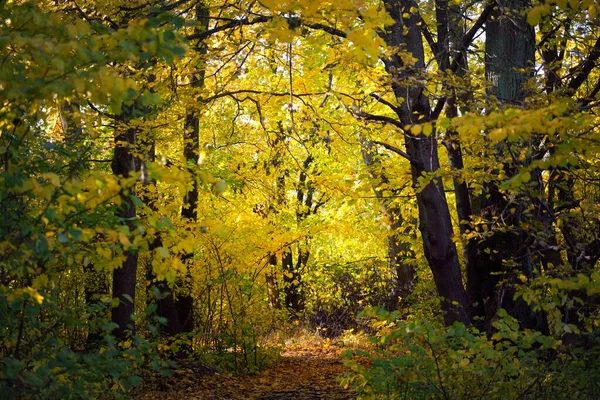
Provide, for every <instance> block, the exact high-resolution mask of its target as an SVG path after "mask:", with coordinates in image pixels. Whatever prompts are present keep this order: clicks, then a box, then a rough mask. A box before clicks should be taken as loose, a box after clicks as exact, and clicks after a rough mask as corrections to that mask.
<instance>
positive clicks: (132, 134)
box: [111, 106, 139, 338]
mask: <svg viewBox="0 0 600 400" xmlns="http://www.w3.org/2000/svg"><path fill="white" fill-rule="evenodd" d="M129 115H131V109H130V107H125V106H124V107H123V112H122V114H121V118H120V121H119V122H120V123H121V124H122V125H125V126H124V127H123V126H117V128H116V129H117V133H116V134H115V150H114V156H113V160H112V165H111V167H112V171H113V173H114V174H115V175H116V176H117V177H120V178H129V177H131V175H132V174H133V173H134V172H136V171H137V170H138V169H139V168H138V164H139V162H138V160H137V158H136V157H135V155H134V154H133V152H132V147H133V146H134V144H135V142H136V130H135V129H134V128H131V127H127V126H126V124H127V123H128V122H129ZM133 191H134V188H133V187H130V188H126V187H123V188H121V194H120V198H121V206H120V208H119V211H118V213H117V216H118V217H119V218H120V219H121V221H122V224H123V225H126V226H127V228H128V229H129V232H133V231H134V229H135V223H134V221H135V217H136V206H135V204H134V202H133V201H132V200H131V197H130V196H131V195H132V194H133ZM123 256H124V257H125V259H124V260H123V263H122V264H121V267H120V268H117V269H115V270H114V272H113V282H112V286H113V298H116V299H118V300H119V304H118V305H117V306H116V307H115V308H113V309H112V322H114V323H116V324H117V326H118V328H117V329H116V331H115V334H116V336H117V337H119V338H123V337H124V336H125V331H126V330H128V329H131V330H133V329H135V326H134V322H133V320H132V318H131V316H132V314H133V312H134V305H135V285H136V274H137V264H138V263H137V254H136V253H135V252H133V251H131V250H123Z"/></svg>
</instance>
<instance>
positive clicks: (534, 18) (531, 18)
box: [527, 6, 544, 26]
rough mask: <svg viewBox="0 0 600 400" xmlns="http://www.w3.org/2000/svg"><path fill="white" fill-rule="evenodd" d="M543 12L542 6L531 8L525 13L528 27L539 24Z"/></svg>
mask: <svg viewBox="0 0 600 400" xmlns="http://www.w3.org/2000/svg"><path fill="white" fill-rule="evenodd" d="M543 11H544V8H543V7H542V6H537V7H533V8H532V9H531V10H529V12H528V13H527V23H528V24H529V25H533V26H535V25H537V24H539V23H540V20H541V19H542V12H543Z"/></svg>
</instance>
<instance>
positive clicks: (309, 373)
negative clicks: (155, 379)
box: [138, 345, 355, 400]
mask: <svg viewBox="0 0 600 400" xmlns="http://www.w3.org/2000/svg"><path fill="white" fill-rule="evenodd" d="M300 347H304V348H300ZM343 371H344V366H343V365H342V362H341V360H340V357H339V349H333V348H323V347H320V346H319V347H317V346H310V347H309V346H306V345H305V346H298V347H290V346H289V347H288V348H287V350H286V351H285V352H284V353H283V355H282V359H281V361H280V362H279V363H277V364H276V365H274V366H272V367H271V368H269V369H267V370H265V371H264V372H263V373H261V374H259V375H256V376H246V377H238V376H231V375H227V374H220V373H217V374H213V375H208V376H199V377H197V378H196V377H194V379H193V380H192V379H190V377H189V376H188V377H187V379H174V378H171V379H169V381H170V382H169V383H168V385H165V386H168V387H165V388H164V389H163V390H161V391H152V392H146V393H145V394H144V395H142V396H140V397H138V399H141V400H159V399H210V400H212V399H215V400H217V399H218V400H221V399H231V400H238V399H256V400H284V399H290V400H291V399H294V400H295V399H298V400H319V399H323V400H326V399H332V400H350V399H354V398H355V397H354V396H352V395H351V394H350V393H349V392H347V391H345V390H343V389H342V388H341V387H340V386H339V384H338V383H337V381H336V377H337V376H338V375H339V374H340V373H342V372H343ZM175 377H177V374H175Z"/></svg>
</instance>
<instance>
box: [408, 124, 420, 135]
mask: <svg viewBox="0 0 600 400" xmlns="http://www.w3.org/2000/svg"><path fill="white" fill-rule="evenodd" d="M422 130H423V127H422V126H421V125H413V126H412V127H411V128H410V131H411V132H412V133H413V134H414V135H418V134H420V133H421V131H422Z"/></svg>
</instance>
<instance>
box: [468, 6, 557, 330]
mask: <svg viewBox="0 0 600 400" xmlns="http://www.w3.org/2000/svg"><path fill="white" fill-rule="evenodd" d="M527 7H528V2H527V1H524V0H504V1H501V2H500V6H499V7H497V8H496V9H495V11H494V12H493V13H492V16H491V18H490V20H488V22H487V25H486V27H487V30H486V44H485V63H486V64H485V65H486V78H487V80H488V82H489V84H490V88H489V92H488V93H489V94H490V95H491V96H493V97H494V98H495V99H497V100H498V101H499V102H500V103H501V104H508V105H517V106H520V105H521V104H522V102H523V100H524V99H525V97H526V92H525V82H526V81H527V80H528V79H529V78H530V77H531V76H532V75H531V72H530V71H532V70H531V68H532V67H533V64H534V60H535V46H534V40H535V35H534V31H533V28H532V27H531V26H529V24H528V23H527V21H526V20H525V17H524V15H523V14H524V13H523V11H524V10H525V9H526V8H527ZM496 151H497V152H498V154H499V156H501V155H502V153H503V152H504V151H505V148H504V145H503V144H500V145H498V146H497V147H496ZM517 167H518V166H515V165H509V164H505V165H504V169H505V172H506V174H507V175H508V176H511V175H512V174H514V173H515V168H517ZM522 203H523V200H522V199H521V200H518V201H517V204H515V205H514V207H513V208H514V209H515V211H514V212H512V213H510V215H509V211H508V207H507V206H508V200H507V199H506V198H505V197H504V195H503V193H502V192H501V191H500V190H499V188H498V187H497V186H496V184H494V183H491V184H488V185H486V187H485V193H484V195H483V196H482V199H481V210H482V211H481V212H482V216H483V217H484V218H489V219H490V220H491V219H494V218H498V219H499V220H501V221H503V222H504V224H505V225H506V229H505V230H501V231H498V232H495V233H494V234H493V236H492V237H491V238H488V239H486V240H483V241H480V242H479V245H478V249H479V257H478V265H477V266H476V267H474V268H473V269H472V270H471V271H472V272H473V273H472V274H471V275H470V276H469V285H468V286H469V290H470V293H471V298H478V299H479V298H481V299H483V302H484V304H485V311H484V312H485V324H484V328H485V329H486V330H487V331H490V330H491V323H492V321H493V320H494V319H495V316H496V313H497V311H498V310H499V309H500V308H504V309H506V310H507V311H508V312H509V313H510V314H511V315H512V316H513V317H515V318H517V319H518V320H519V322H520V323H521V326H522V327H523V328H531V329H537V330H541V331H543V332H547V331H548V327H547V322H546V320H545V315H543V313H541V312H533V311H532V309H531V307H530V306H529V305H527V304H526V303H525V302H524V301H523V300H521V299H515V298H514V297H515V296H514V294H515V291H516V289H515V284H516V282H517V279H516V276H517V273H521V274H523V275H525V276H526V277H527V278H531V277H533V273H534V260H533V259H532V257H531V256H530V252H529V241H530V237H529V235H528V234H527V232H525V231H524V230H523V228H522V227H521V226H522V224H523V222H525V219H526V218H528V217H527V215H526V206H525V205H524V204H522ZM510 260H514V261H515V262H516V264H517V267H512V266H511V263H510ZM482 316H483V315H482Z"/></svg>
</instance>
